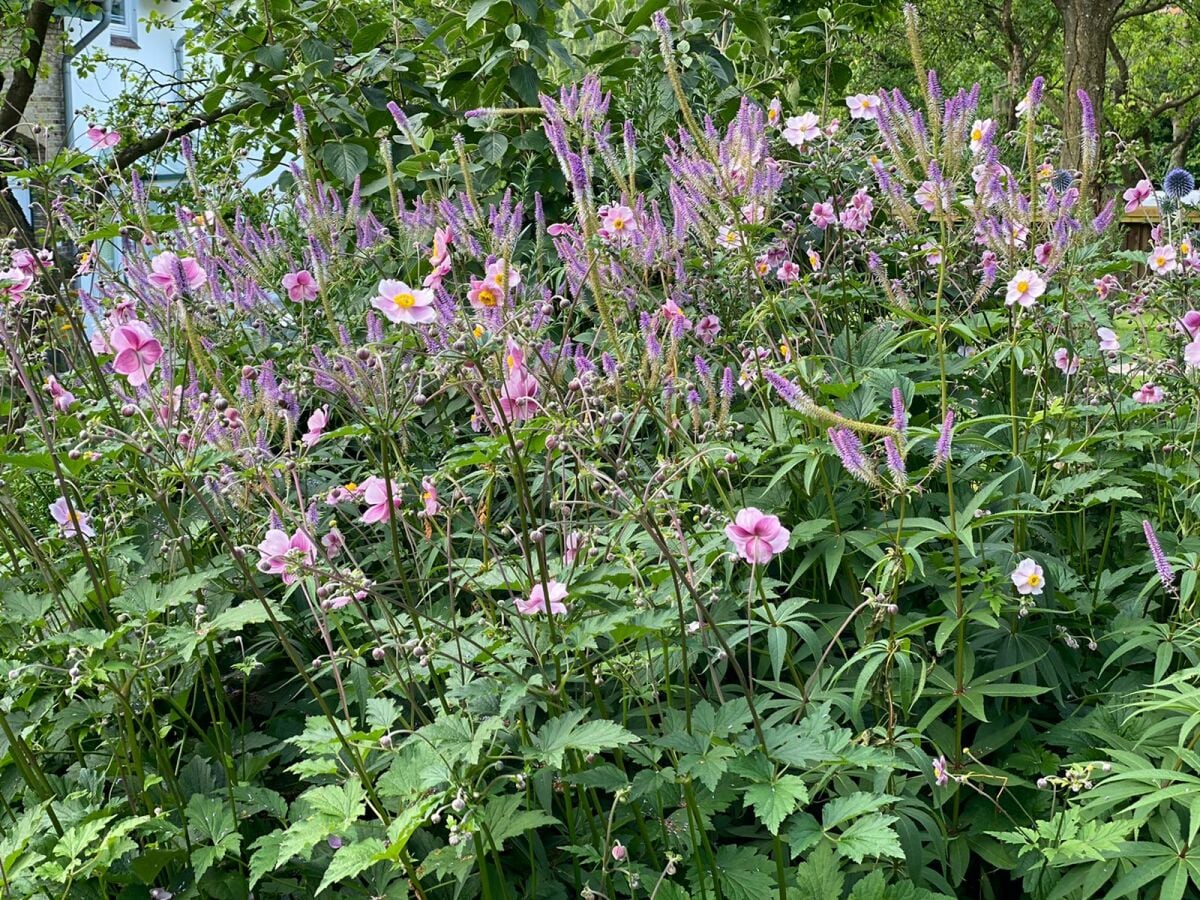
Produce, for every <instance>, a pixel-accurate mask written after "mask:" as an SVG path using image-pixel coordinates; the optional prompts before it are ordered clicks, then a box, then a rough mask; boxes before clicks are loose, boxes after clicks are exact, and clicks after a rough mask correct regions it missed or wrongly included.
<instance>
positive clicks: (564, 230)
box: [546, 222, 575, 237]
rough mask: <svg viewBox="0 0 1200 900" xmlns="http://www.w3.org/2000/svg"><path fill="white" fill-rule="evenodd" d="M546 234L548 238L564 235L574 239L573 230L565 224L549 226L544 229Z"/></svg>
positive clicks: (558, 223) (556, 223) (559, 223)
mask: <svg viewBox="0 0 1200 900" xmlns="http://www.w3.org/2000/svg"><path fill="white" fill-rule="evenodd" d="M546 234H548V235H550V237H561V236H562V235H564V234H565V235H568V236H570V237H574V236H575V229H574V228H572V227H571V226H570V225H568V224H567V223H566V222H555V223H554V224H553V225H551V226H550V227H549V228H547V229H546Z"/></svg>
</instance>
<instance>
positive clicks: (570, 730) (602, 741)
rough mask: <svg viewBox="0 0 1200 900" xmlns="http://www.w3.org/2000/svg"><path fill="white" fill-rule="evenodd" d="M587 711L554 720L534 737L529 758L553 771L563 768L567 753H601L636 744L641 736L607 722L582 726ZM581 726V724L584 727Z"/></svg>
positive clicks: (588, 723)
mask: <svg viewBox="0 0 1200 900" xmlns="http://www.w3.org/2000/svg"><path fill="white" fill-rule="evenodd" d="M586 715H587V711H586V710H576V711H574V712H569V713H567V714H566V715H562V716H559V717H558V718H556V719H551V720H550V721H549V722H547V723H546V724H545V725H543V726H542V727H541V728H540V729H539V730H538V733H537V734H536V735H534V737H533V749H532V750H527V751H526V756H528V757H529V758H531V759H535V760H537V761H538V762H540V763H542V764H544V765H547V766H550V767H551V768H555V769H558V768H561V767H562V764H563V756H564V755H565V754H566V752H567V751H568V750H578V751H579V752H580V753H598V752H600V751H601V750H611V749H612V748H614V747H623V746H625V745H626V744H635V743H637V741H638V736H637V735H636V734H634V733H633V732H631V731H628V730H626V729H624V728H622V727H621V726H620V725H618V724H617V723H616V722H610V721H608V720H606V719H598V720H596V721H592V722H586V723H584V722H583V719H584V717H585V716H586ZM581 723H582V724H581Z"/></svg>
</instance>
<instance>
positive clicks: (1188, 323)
mask: <svg viewBox="0 0 1200 900" xmlns="http://www.w3.org/2000/svg"><path fill="white" fill-rule="evenodd" d="M1175 327H1176V328H1178V329H1179V330H1180V331H1181V332H1182V333H1183V334H1186V335H1187V336H1188V337H1190V338H1197V337H1200V310H1195V309H1189V310H1188V311H1187V312H1185V313H1184V314H1183V316H1182V317H1181V318H1180V319H1179V321H1178V322H1176V323H1175Z"/></svg>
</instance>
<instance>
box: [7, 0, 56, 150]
mask: <svg viewBox="0 0 1200 900" xmlns="http://www.w3.org/2000/svg"><path fill="white" fill-rule="evenodd" d="M53 12H54V7H53V6H52V5H51V4H49V3H47V2H46V0H34V2H33V3H32V4H31V5H30V7H29V12H28V13H26V15H25V33H26V34H28V35H29V48H28V50H27V51H26V53H25V56H24V60H23V62H24V63H25V64H24V65H22V66H19V67H17V68H16V71H14V72H13V73H12V80H11V82H9V85H8V93H6V94H5V95H4V102H3V104H0V134H5V133H7V132H9V131H11V130H12V129H13V128H16V127H17V125H19V124H20V123H21V119H22V117H23V116H24V115H25V107H26V106H28V105H29V98H30V97H32V96H33V88H34V86H35V85H36V84H37V76H38V68H39V67H40V66H41V64H42V50H43V49H44V48H45V46H46V32H47V31H48V30H49V28H50V17H51V15H52V14H53Z"/></svg>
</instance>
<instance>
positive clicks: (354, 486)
mask: <svg viewBox="0 0 1200 900" xmlns="http://www.w3.org/2000/svg"><path fill="white" fill-rule="evenodd" d="M346 490H348V491H350V492H352V493H353V492H354V491H357V490H358V482H356V481H349V482H347V483H346Z"/></svg>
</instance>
